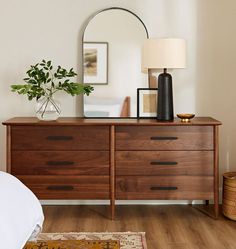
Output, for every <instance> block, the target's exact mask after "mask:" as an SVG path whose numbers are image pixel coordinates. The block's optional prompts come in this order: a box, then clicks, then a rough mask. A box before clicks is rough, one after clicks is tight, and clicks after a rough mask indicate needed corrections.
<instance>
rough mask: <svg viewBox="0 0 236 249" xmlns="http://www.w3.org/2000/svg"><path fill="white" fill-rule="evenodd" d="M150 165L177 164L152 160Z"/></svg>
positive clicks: (175, 163)
mask: <svg viewBox="0 0 236 249" xmlns="http://www.w3.org/2000/svg"><path fill="white" fill-rule="evenodd" d="M150 164H151V165H177V164H178V163H177V162H162V161H153V162H150Z"/></svg>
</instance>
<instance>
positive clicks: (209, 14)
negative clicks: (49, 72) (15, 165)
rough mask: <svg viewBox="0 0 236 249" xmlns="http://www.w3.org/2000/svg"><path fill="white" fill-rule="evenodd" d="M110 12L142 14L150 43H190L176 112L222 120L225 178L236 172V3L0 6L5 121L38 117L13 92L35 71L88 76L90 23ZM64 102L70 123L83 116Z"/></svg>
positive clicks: (78, 1) (0, 107) (0, 97)
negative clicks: (52, 67)
mask: <svg viewBox="0 0 236 249" xmlns="http://www.w3.org/2000/svg"><path fill="white" fill-rule="evenodd" d="M111 6H121V7H124V8H128V9H130V10H132V11H134V12H135V13H137V14H138V15H139V16H140V17H141V18H142V19H143V21H144V22H145V24H146V25H147V27H148V29H149V33H150V36H151V37H169V36H173V37H181V38H185V39H187V42H188V67H187V69H185V70H175V71H174V72H173V78H174V95H175V97H174V101H175V111H176V113H177V112H194V113H196V114H197V115H210V116H214V117H215V118H217V119H219V120H221V121H222V122H223V126H222V127H221V129H220V130H221V136H220V140H221V142H220V145H221V153H220V158H221V160H220V168H221V172H223V171H225V170H236V153H235V152H234V148H235V147H236V126H235V124H234V122H235V121H236V115H235V112H234V108H235V107H236V104H235V95H236V94H235V92H236V84H235V83H236V82H235V76H234V73H235V71H236V70H235V69H236V61H235V60H236V49H235V47H236V46H235V44H236V30H235V22H236V1H235V0H225V1H222V0H146V1H143V0H132V1H127V0H86V1H84V0H70V1H68V0H50V1H48V0H40V1H39V0H37V1H36V0H21V1H19V0H0V7H1V15H0V31H1V36H0V114H1V115H0V121H1V122H2V121H4V120H6V119H8V118H11V117H13V116H32V115H34V111H33V106H32V104H31V103H29V102H28V101H27V99H26V98H25V97H24V96H18V95H16V94H14V93H11V92H10V88H9V86H10V85H11V84H13V83H21V82H22V80H21V79H22V78H23V77H24V76H25V75H24V72H25V71H26V69H27V67H28V65H30V64H33V63H36V62H38V61H39V60H41V59H43V58H45V59H51V60H53V62H54V63H55V64H61V65H63V66H68V67H74V68H81V48H80V47H81V43H80V42H81V29H82V26H83V24H84V21H85V20H86V19H87V18H88V17H89V16H90V15H91V14H92V13H93V12H95V11H97V10H99V9H103V8H105V7H111ZM79 72H81V71H79ZM59 98H60V101H61V102H62V106H63V115H64V116H75V115H76V116H78V115H80V114H81V110H82V105H81V100H80V98H77V99H76V98H72V97H70V96H65V95H60V96H59ZM0 139H1V141H0V161H1V166H0V168H1V169H2V170H4V169H5V128H4V127H3V126H1V127H0Z"/></svg>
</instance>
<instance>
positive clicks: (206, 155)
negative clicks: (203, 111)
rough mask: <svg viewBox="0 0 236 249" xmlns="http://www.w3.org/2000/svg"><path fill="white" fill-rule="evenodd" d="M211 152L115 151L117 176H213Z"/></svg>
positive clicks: (212, 155) (212, 154)
mask: <svg viewBox="0 0 236 249" xmlns="http://www.w3.org/2000/svg"><path fill="white" fill-rule="evenodd" d="M213 162H214V153H213V151H117V152H116V174H117V175H124V176H125V175H213Z"/></svg>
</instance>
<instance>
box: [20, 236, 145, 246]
mask: <svg viewBox="0 0 236 249" xmlns="http://www.w3.org/2000/svg"><path fill="white" fill-rule="evenodd" d="M52 240H53V241H57V242H61V241H68V242H69V241H79V242H75V243H77V244H78V243H79V245H76V244H74V245H72V246H74V247H65V248H64V247H62V246H61V247H59V248H60V249H82V248H83V249H103V248H104V249H147V244H146V238H145V233H143V232H125V233H118V232H116V233H41V234H40V235H39V237H38V240H37V242H39V243H40V242H50V241H52ZM58 240H59V241H58ZM81 241H82V242H81ZM89 242H90V243H89ZM99 242H104V243H106V244H99ZM50 243H52V242H50ZM80 243H85V244H84V245H83V247H81V244H80ZM86 243H87V244H86ZM91 243H95V244H91ZM109 243H110V244H109ZM79 246H80V247H79ZM86 246H87V247H86ZM89 246H90V247H89ZM92 246H93V247H92ZM99 246H100V247H99ZM102 246H103V247H102ZM104 246H105V247H104ZM112 246H113V247H112ZM38 248H40V249H47V247H32V248H30V247H25V248H24V249H38ZM48 249H51V248H50V247H48ZM54 249H57V248H56V247H55V246H54Z"/></svg>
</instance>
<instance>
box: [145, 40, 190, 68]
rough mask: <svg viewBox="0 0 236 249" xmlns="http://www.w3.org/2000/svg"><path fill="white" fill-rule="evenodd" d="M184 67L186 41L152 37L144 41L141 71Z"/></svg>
mask: <svg viewBox="0 0 236 249" xmlns="http://www.w3.org/2000/svg"><path fill="white" fill-rule="evenodd" d="M185 67H186V41H185V40H184V39H176V38H163V39H158V38H152V39H147V40H145V42H144V45H143V49H142V71H144V72H147V71H148V69H164V68H166V69H172V68H185Z"/></svg>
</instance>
